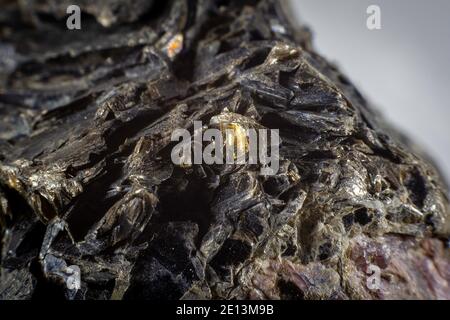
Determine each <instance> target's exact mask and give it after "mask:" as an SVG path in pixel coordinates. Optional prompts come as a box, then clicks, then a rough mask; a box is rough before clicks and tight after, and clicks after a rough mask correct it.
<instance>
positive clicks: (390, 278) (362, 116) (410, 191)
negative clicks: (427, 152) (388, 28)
mask: <svg viewBox="0 0 450 320" xmlns="http://www.w3.org/2000/svg"><path fill="white" fill-rule="evenodd" d="M69 4H78V5H79V6H80V8H81V11H82V20H81V23H82V29H81V30H68V29H67V28H66V17H67V15H66V8H67V6H68V5H69ZM0 6H1V10H0V236H1V244H0V249H1V251H0V259H1V260H0V299H43V298H47V299H50V298H51V299H54V298H63V299H213V298H214V299H392V298H419V299H437V298H439V299H450V252H449V249H448V241H449V236H450V209H449V202H448V198H447V189H446V186H445V185H444V183H443V181H442V179H441V177H440V175H439V173H438V172H437V170H436V169H435V168H434V167H433V165H432V164H430V162H429V161H428V160H426V158H425V157H424V156H422V155H421V153H420V152H418V151H417V150H416V148H415V147H414V146H413V145H412V144H411V143H410V142H409V141H408V140H407V139H406V138H405V137H403V136H402V135H400V134H399V133H397V132H396V131H394V130H393V129H392V128H390V127H389V126H388V125H387V124H386V123H385V122H384V121H383V119H382V118H381V117H380V116H379V115H378V114H377V113H376V112H375V111H374V110H373V109H371V108H370V106H369V104H368V102H367V101H366V100H365V99H364V98H363V97H362V96H361V94H360V93H359V92H358V91H357V89H356V88H355V87H354V86H353V85H352V84H351V83H350V81H349V80H347V78H345V77H344V76H343V75H342V74H341V73H340V72H339V70H338V69H337V68H336V67H335V66H334V65H332V64H330V63H329V62H327V61H326V60H324V59H323V58H322V57H321V56H320V55H318V54H317V53H316V52H315V51H314V49H313V47H312V45H311V35H310V33H309V32H308V30H307V29H306V28H304V27H302V26H295V24H293V23H292V22H290V21H289V20H288V15H287V14H286V11H287V10H286V8H285V7H284V6H282V5H281V4H280V3H278V2H276V1H271V0H268V1H252V0H245V1H243V0H239V1H238V0H235V1H233V0H232V1H211V0H197V1H193V0H192V1H191V0H173V1H148V0H137V1H128V0H100V1H84V0H83V1H75V0H73V1H72V0H70V1H65V0H64V1H52V0H41V1H33V0H29V1H14V0H1V1H0ZM336 36H337V37H339V35H336ZM227 117H228V118H229V119H234V120H233V121H234V122H233V124H234V125H235V126H236V127H239V126H244V124H245V125H249V126H255V127H260V128H270V129H279V132H280V138H281V145H280V168H279V171H278V172H277V174H276V175H275V176H267V175H262V174H261V173H260V168H259V165H245V164H244V165H207V164H195V165H175V164H174V163H173V162H172V161H171V150H172V148H173V146H174V144H175V143H174V142H173V141H171V135H172V132H173V131H174V130H175V129H178V128H184V129H187V130H190V132H191V133H192V134H193V123H194V121H196V120H199V121H202V123H204V124H210V123H212V121H211V119H215V120H216V124H219V126H220V124H221V122H220V121H222V120H220V119H224V118H227ZM217 121H218V122H217ZM374 267H375V269H374ZM377 268H378V269H379V270H380V272H381V274H380V283H379V286H378V288H375V289H374V288H373V287H372V286H370V285H368V284H367V281H368V278H370V277H371V276H372V271H373V270H376V269H377Z"/></svg>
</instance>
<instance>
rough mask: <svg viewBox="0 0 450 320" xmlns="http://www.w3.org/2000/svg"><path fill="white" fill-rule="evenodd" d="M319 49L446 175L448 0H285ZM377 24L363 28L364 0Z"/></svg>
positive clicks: (449, 166) (449, 174)
mask: <svg viewBox="0 0 450 320" xmlns="http://www.w3.org/2000/svg"><path fill="white" fill-rule="evenodd" d="M289 2H290V5H291V7H292V10H293V14H294V15H295V17H297V19H298V20H299V21H301V22H302V23H305V24H306V25H308V26H309V27H310V28H311V29H312V31H313V35H314V45H315V47H316V48H317V50H318V51H319V52H320V53H322V54H323V55H324V56H325V57H326V58H328V59H329V60H331V61H333V62H335V63H337V65H338V66H339V67H340V69H341V70H342V71H343V72H344V73H345V74H347V75H348V76H349V77H350V79H351V80H352V81H353V83H354V84H355V85H356V86H357V87H358V88H359V89H360V90H361V91H362V93H363V94H364V95H365V96H366V98H368V99H369V100H371V101H372V102H373V104H374V105H375V107H377V108H378V109H379V110H380V111H381V112H382V113H383V114H384V116H385V117H386V118H387V119H388V121H390V122H391V123H392V124H394V125H395V126H397V128H399V129H400V130H402V131H403V132H404V133H406V134H407V135H408V136H409V137H410V138H412V139H413V140H414V141H416V142H417V143H418V144H419V145H420V146H421V147H422V149H424V150H425V151H426V152H428V153H429V154H430V155H431V157H432V158H434V160H435V162H436V163H437V164H438V165H439V167H440V169H441V171H442V172H443V173H444V175H445V177H446V179H447V182H450V161H449V159H450V124H449V121H450V0H372V1H368V0H289ZM372 4H375V5H378V6H379V7H380V8H381V25H382V28H381V30H373V31H371V30H368V29H367V27H366V20H367V17H368V14H367V13H366V10H367V7H368V6H369V5H372Z"/></svg>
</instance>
